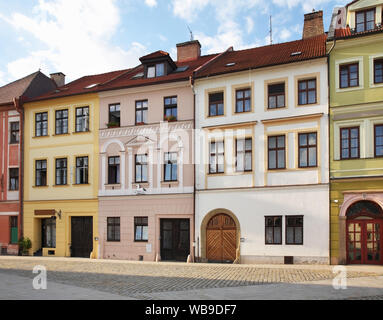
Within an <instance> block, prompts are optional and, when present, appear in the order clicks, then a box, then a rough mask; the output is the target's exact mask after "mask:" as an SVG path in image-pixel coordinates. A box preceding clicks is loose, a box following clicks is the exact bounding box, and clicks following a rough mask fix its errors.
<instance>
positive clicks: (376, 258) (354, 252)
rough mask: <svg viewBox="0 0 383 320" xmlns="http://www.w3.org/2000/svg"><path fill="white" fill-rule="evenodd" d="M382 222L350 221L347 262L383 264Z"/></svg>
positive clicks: (348, 224) (348, 225) (348, 226)
mask: <svg viewBox="0 0 383 320" xmlns="http://www.w3.org/2000/svg"><path fill="white" fill-rule="evenodd" d="M382 227H383V221H382V220H380V219H379V220H373V219H371V220H350V221H348V223H347V260H348V261H347V262H348V263H349V264H383V257H382V254H383V252H382Z"/></svg>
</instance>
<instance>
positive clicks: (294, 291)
mask: <svg viewBox="0 0 383 320" xmlns="http://www.w3.org/2000/svg"><path fill="white" fill-rule="evenodd" d="M37 265H41V266H44V267H45V268H46V269H47V273H48V290H47V291H49V290H51V291H52V290H53V291H54V292H53V291H52V292H51V294H49V295H47V298H52V299H87V298H89V299H127V298H128V299H218V300H220V299H228V300H230V299H295V298H296V299H306V298H307V299H327V298H328V299H330V298H331V299H348V298H361V297H363V298H366V299H368V298H371V299H380V298H381V297H382V298H383V267H380V266H379V267H366V266H361V267H347V278H348V283H349V284H351V289H350V290H348V291H347V290H334V289H333V287H332V280H333V278H334V277H335V276H336V274H335V273H333V267H331V266H311V265H304V266H297V265H293V266H284V265H269V266H265V265H219V264H185V263H151V262H130V261H109V260H87V259H67V258H34V257H33V258H32V257H0V279H7V281H6V282H5V283H4V282H3V281H0V283H2V284H1V290H0V299H26V298H27V299H34V296H35V294H37V293H36V291H37V290H33V288H32V280H33V278H34V277H35V276H36V274H33V273H32V270H33V268H34V267H35V266H37ZM12 279H13V280H12ZM358 288H359V289H358ZM319 289H320V290H319ZM318 290H319V291H318ZM22 291H23V292H24V293H25V292H29V291H30V292H31V294H30V295H26V296H24V295H23V293H22ZM39 291H41V290H39ZM71 292H72V294H71ZM41 294H43V293H41V292H40V293H39V296H41Z"/></svg>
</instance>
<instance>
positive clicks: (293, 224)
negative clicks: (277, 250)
mask: <svg viewBox="0 0 383 320" xmlns="http://www.w3.org/2000/svg"><path fill="white" fill-rule="evenodd" d="M286 244H298V245H303V216H288V217H286Z"/></svg>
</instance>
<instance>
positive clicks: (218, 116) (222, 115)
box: [206, 114, 225, 119]
mask: <svg viewBox="0 0 383 320" xmlns="http://www.w3.org/2000/svg"><path fill="white" fill-rule="evenodd" d="M223 117H225V114H219V115H216V116H210V115H208V116H207V117H206V119H215V118H223Z"/></svg>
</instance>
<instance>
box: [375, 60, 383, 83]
mask: <svg viewBox="0 0 383 320" xmlns="http://www.w3.org/2000/svg"><path fill="white" fill-rule="evenodd" d="M374 83H383V59H380V60H374Z"/></svg>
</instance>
